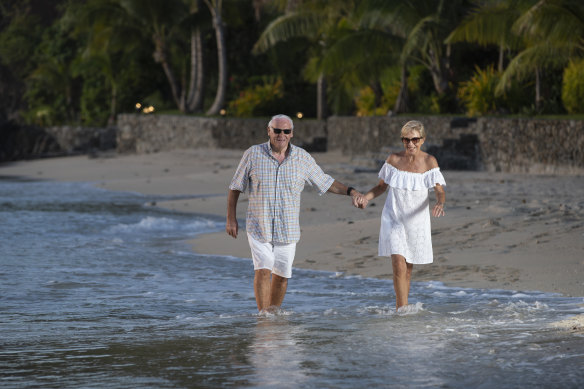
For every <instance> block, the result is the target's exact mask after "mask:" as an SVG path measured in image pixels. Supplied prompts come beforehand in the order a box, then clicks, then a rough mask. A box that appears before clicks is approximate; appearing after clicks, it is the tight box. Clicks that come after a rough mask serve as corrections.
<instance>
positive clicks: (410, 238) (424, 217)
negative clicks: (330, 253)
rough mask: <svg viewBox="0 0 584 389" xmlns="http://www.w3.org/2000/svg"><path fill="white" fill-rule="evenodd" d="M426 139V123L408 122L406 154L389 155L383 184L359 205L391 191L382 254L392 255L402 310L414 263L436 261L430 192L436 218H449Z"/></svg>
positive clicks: (384, 218)
mask: <svg viewBox="0 0 584 389" xmlns="http://www.w3.org/2000/svg"><path fill="white" fill-rule="evenodd" d="M425 139H426V131H425V129H424V125H423V124H422V123H421V122H419V121H416V120H412V121H409V122H407V123H406V124H405V125H404V126H403V127H402V129H401V140H402V144H403V146H404V150H403V151H401V152H399V153H394V154H390V155H389V157H387V160H386V162H385V163H384V164H383V167H382V168H381V170H380V171H379V178H380V180H379V183H378V184H377V185H375V186H374V187H373V188H371V190H369V191H368V192H367V193H366V194H365V195H362V196H359V197H358V198H357V199H356V201H355V203H356V204H355V205H357V206H359V207H361V208H364V207H366V206H367V203H368V202H369V201H371V200H372V199H374V198H376V197H377V196H379V195H381V194H383V193H384V192H385V191H386V190H387V188H388V187H389V193H388V195H387V199H386V201H385V205H384V207H383V211H382V214H381V229H380V231H379V255H380V256H387V257H391V263H392V267H393V286H394V289H395V295H396V309H397V310H399V308H401V307H404V306H407V305H408V295H409V292H410V283H411V277H412V269H413V267H414V264H426V263H432V261H433V252H432V236H431V230H430V210H429V208H430V206H429V203H430V194H429V190H433V191H434V193H435V195H436V203H435V204H434V205H433V207H432V212H431V213H432V216H434V217H440V216H444V202H445V200H446V196H445V192H444V186H445V185H446V182H445V181H444V177H443V176H442V173H441V172H440V168H439V167H438V162H437V161H436V158H434V157H433V156H431V155H430V154H428V153H426V152H424V151H422V150H421V147H422V145H423V144H424V141H425Z"/></svg>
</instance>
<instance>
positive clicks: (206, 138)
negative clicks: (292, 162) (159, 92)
mask: <svg viewBox="0 0 584 389" xmlns="http://www.w3.org/2000/svg"><path fill="white" fill-rule="evenodd" d="M268 121H269V119H267V118H266V119H223V118H204V117H194V116H181V115H136V114H123V115H118V118H117V122H118V138H117V144H118V147H117V150H118V152H122V153H125V152H134V153H151V152H157V151H164V150H173V149H177V148H217V147H218V148H227V149H242V150H245V149H247V148H248V147H250V146H251V145H253V144H257V143H261V142H265V141H267V140H268V136H267V132H266V131H267V130H266V127H267V125H268ZM294 144H296V145H299V146H301V147H304V148H306V149H307V150H310V151H325V147H326V122H324V121H317V120H302V121H296V122H295V123H294ZM319 147H320V149H319Z"/></svg>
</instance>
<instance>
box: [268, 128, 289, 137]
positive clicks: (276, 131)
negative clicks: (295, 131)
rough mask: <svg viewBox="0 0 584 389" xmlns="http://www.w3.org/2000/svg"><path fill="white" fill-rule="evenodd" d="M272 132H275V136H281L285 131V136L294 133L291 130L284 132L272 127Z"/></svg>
mask: <svg viewBox="0 0 584 389" xmlns="http://www.w3.org/2000/svg"><path fill="white" fill-rule="evenodd" d="M272 131H274V134H280V133H282V131H284V134H286V135H289V134H291V133H292V130H290V129H285V130H283V129H281V128H274V127H272Z"/></svg>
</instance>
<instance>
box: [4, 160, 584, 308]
mask: <svg viewBox="0 0 584 389" xmlns="http://www.w3.org/2000/svg"><path fill="white" fill-rule="evenodd" d="M242 154H243V151H242V150H228V149H218V150H176V151H172V152H161V153H155V154H146V155H113V156H111V155H109V156H108V155H104V156H101V157H99V156H98V157H97V158H88V157H87V156H74V157H61V158H52V159H43V160H32V161H18V162H10V163H4V164H1V165H0V175H1V176H4V177H17V176H20V177H28V178H32V179H35V178H36V179H49V180H56V181H82V182H90V183H93V184H94V185H95V186H96V187H99V188H103V189H107V190H114V191H131V192H138V193H143V194H147V195H174V196H184V197H180V198H177V199H173V200H168V201H160V202H158V203H157V204H156V206H158V207H163V208H166V209H171V210H176V211H180V212H188V213H199V214H209V215H216V216H218V217H224V215H225V209H226V197H227V196H226V194H227V187H228V185H229V182H230V180H231V177H232V175H233V173H234V171H235V168H236V167H237V164H238V163H239V160H240V158H241V155H242ZM312 155H313V157H315V159H316V160H317V162H318V163H319V164H320V166H321V167H322V168H323V170H324V171H325V172H326V173H328V174H330V175H331V176H333V177H334V178H335V179H337V180H339V181H341V182H343V183H345V184H349V185H351V186H353V187H355V188H357V189H358V190H360V191H366V190H368V189H369V188H370V187H372V186H373V185H375V183H376V182H377V167H376V166H375V162H374V161H372V160H366V159H356V158H354V159H352V158H350V157H349V156H344V155H342V154H341V153H340V152H339V153H337V152H327V153H312ZM443 174H444V176H445V178H446V183H447V186H446V187H445V189H446V216H445V217H441V218H438V219H436V218H432V239H433V248H434V263H433V264H429V265H424V266H422V265H419V266H415V267H414V272H413V275H412V281H413V282H417V281H440V282H443V283H444V284H446V285H450V286H458V287H468V288H477V289H482V288H488V289H507V290H516V291H521V290H530V291H542V292H552V293H560V294H563V295H565V296H572V297H584V255H583V254H584V239H583V237H584V222H582V220H584V199H581V198H580V196H579V193H580V194H581V193H584V177H583V176H574V175H569V176H568V175H528V174H509V173H488V172H469V171H464V172H463V171H448V170H447V171H443ZM384 201H385V196H384V195H382V196H380V197H379V198H377V199H375V200H374V201H372V203H371V204H370V205H372V206H370V207H368V208H367V209H366V210H359V209H356V208H354V207H352V206H351V204H350V200H349V198H348V197H346V196H338V195H333V194H330V193H327V194H325V195H323V196H322V197H321V196H318V195H317V194H316V193H315V192H314V191H313V190H312V188H310V187H309V186H307V187H305V191H304V192H303V194H302V203H301V212H300V213H301V214H300V225H301V231H302V238H301V240H300V242H299V244H298V246H297V254H296V260H295V262H294V266H295V267H298V268H308V269H313V270H327V271H333V272H342V273H344V274H346V275H360V276H363V277H374V278H391V263H390V261H389V259H388V258H383V257H378V256H377V238H378V234H379V223H380V220H379V218H380V214H381V209H382V207H383V202H384ZM246 207H247V196H246V195H245V194H244V195H242V196H241V197H240V201H239V204H238V209H237V215H238V219H239V220H240V221H243V220H244V219H245V211H246ZM240 224H241V223H240ZM189 244H190V245H191V247H192V248H193V250H195V251H196V252H199V253H204V254H215V255H230V256H237V257H242V256H244V257H249V255H250V254H249V247H248V245H247V239H245V231H244V230H240V236H239V237H238V239H233V238H231V237H229V236H227V235H226V234H225V233H224V232H217V233H209V234H202V235H199V236H197V237H194V239H192V240H189ZM552 263H553V264H552ZM251 270H252V268H250V271H251Z"/></svg>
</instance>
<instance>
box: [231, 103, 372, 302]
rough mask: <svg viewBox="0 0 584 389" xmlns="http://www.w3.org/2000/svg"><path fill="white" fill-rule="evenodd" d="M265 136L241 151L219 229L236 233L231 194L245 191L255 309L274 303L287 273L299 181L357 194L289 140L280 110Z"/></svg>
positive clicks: (296, 228) (296, 232) (288, 124)
mask: <svg viewBox="0 0 584 389" xmlns="http://www.w3.org/2000/svg"><path fill="white" fill-rule="evenodd" d="M267 130H268V137H269V138H270V140H269V142H266V143H262V144H259V145H254V146H252V147H250V148H249V149H247V150H246V151H245V153H244V154H243V157H242V159H241V162H240V163H239V166H238V167H237V170H236V172H235V175H234V176H233V180H232V181H231V184H230V185H229V192H228V196H227V223H226V226H225V231H226V232H227V233H228V234H229V235H231V236H232V237H234V238H237V233H238V229H239V226H238V224H237V218H236V209H237V200H238V199H239V195H240V193H241V192H245V190H246V189H247V190H248V192H249V204H248V208H247V216H246V230H247V238H248V242H249V246H250V248H251V254H252V259H253V263H254V270H255V277H254V293H255V298H256V303H257V306H258V310H259V311H260V312H263V311H266V312H269V311H275V310H277V309H279V307H280V306H281V305H282V301H283V300H284V296H285V294H286V289H287V287H288V278H290V277H292V262H293V261H294V254H295V252H296V242H298V240H299V239H300V225H299V213H300V193H301V192H302V190H303V189H304V184H305V183H309V184H311V185H313V186H314V187H316V189H317V190H318V192H319V194H320V195H322V194H324V193H326V192H327V191H328V192H332V193H336V194H340V195H349V196H351V197H352V200H353V204H354V205H356V199H357V198H358V196H361V194H360V193H359V192H358V191H356V190H355V189H354V188H352V187H347V186H346V185H344V184H341V183H340V182H338V181H336V180H335V179H333V178H332V177H331V176H329V175H327V174H325V173H324V172H323V171H322V169H321V168H320V167H319V166H318V165H317V164H316V162H315V161H314V158H312V156H311V155H310V154H308V153H307V152H306V151H305V150H304V149H302V148H300V147H297V146H294V145H292V144H291V143H290V139H291V138H292V137H293V136H294V132H293V131H294V124H293V122H292V119H290V118H289V117H288V116H286V115H276V116H274V117H273V118H272V119H271V120H270V122H269V123H268V129H267Z"/></svg>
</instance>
